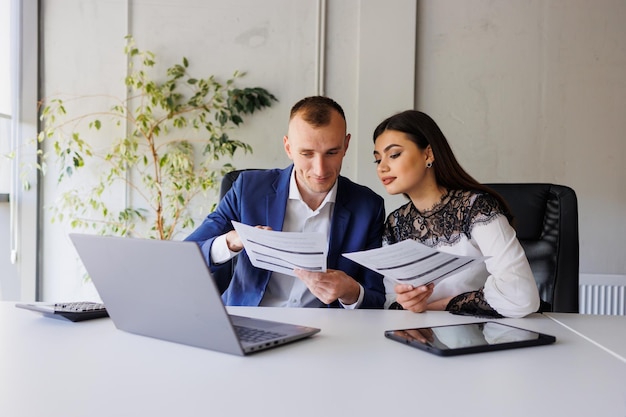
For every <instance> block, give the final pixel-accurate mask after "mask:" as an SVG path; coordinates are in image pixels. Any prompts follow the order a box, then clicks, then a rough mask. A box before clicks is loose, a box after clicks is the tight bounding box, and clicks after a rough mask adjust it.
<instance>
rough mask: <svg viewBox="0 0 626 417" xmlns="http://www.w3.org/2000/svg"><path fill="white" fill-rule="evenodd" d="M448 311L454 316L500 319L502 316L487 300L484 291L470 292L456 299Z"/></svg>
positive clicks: (447, 308) (452, 301)
mask: <svg viewBox="0 0 626 417" xmlns="http://www.w3.org/2000/svg"><path fill="white" fill-rule="evenodd" d="M446 310H447V311H449V312H450V313H452V314H459V315H463V316H476V317H487V318H495V319H500V318H502V317H504V316H502V315H501V314H500V313H498V312H497V311H496V310H494V309H493V307H491V306H490V305H489V303H488V302H487V300H485V294H484V293H483V290H482V289H480V290H478V291H470V292H466V293H463V294H459V295H457V296H456V297H454V298H453V299H452V300H450V302H449V303H448V305H447V306H446Z"/></svg>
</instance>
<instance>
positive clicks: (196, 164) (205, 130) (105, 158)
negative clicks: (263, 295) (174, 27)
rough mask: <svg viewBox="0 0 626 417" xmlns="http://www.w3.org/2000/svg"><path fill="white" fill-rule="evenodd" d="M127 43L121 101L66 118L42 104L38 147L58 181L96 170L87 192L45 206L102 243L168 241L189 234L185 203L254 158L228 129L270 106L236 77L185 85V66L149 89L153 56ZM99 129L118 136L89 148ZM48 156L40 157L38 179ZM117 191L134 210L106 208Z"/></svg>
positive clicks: (72, 189)
mask: <svg viewBox="0 0 626 417" xmlns="http://www.w3.org/2000/svg"><path fill="white" fill-rule="evenodd" d="M126 39H127V43H126V46H125V54H126V55H127V58H128V62H129V63H130V64H129V65H130V71H129V75H128V76H127V77H126V78H125V80H124V82H125V85H126V88H127V91H128V94H127V96H126V97H124V98H122V99H117V103H116V104H114V105H113V106H112V107H111V108H110V109H107V110H106V111H102V112H87V113H86V114H69V113H68V112H67V110H66V99H64V98H61V97H55V98H53V99H51V100H49V101H47V102H46V103H44V104H43V106H44V107H43V110H42V112H41V120H42V130H41V132H40V133H39V136H38V140H39V141H42V142H46V143H48V144H51V145H52V146H51V149H52V150H53V151H54V154H55V155H56V156H57V160H58V163H59V170H58V177H57V180H58V182H59V183H60V184H66V185H67V182H70V181H72V180H73V179H75V178H76V177H78V175H77V174H78V173H79V172H81V171H83V170H86V167H88V166H90V165H91V166H92V168H91V169H92V170H94V169H95V170H97V171H98V174H97V175H96V178H97V180H95V182H94V183H93V184H90V185H88V186H87V187H86V188H85V187H80V186H74V185H72V186H69V187H68V188H66V189H65V190H64V191H62V192H61V193H60V196H59V198H58V200H57V201H56V203H55V204H54V205H53V206H52V207H51V210H52V221H60V222H67V223H69V225H70V226H71V227H72V228H81V229H91V230H94V231H96V232H97V233H101V234H105V233H106V234H115V235H121V236H127V235H133V234H140V235H147V237H151V238H157V239H171V238H172V237H173V236H174V235H175V233H176V232H177V231H180V230H183V229H186V228H190V227H193V226H194V219H193V216H192V213H191V212H190V210H189V208H190V204H191V203H192V201H193V200H194V199H196V197H198V196H200V195H203V194H205V193H206V192H207V191H210V190H215V189H217V188H218V186H219V181H220V179H221V177H222V176H223V174H224V173H226V172H228V171H230V170H233V169H234V167H233V166H232V164H231V163H230V162H228V161H229V160H230V159H231V158H232V157H233V155H234V154H235V152H236V151H237V150H238V149H241V150H242V151H244V152H252V148H251V147H250V145H248V144H246V143H244V142H242V141H240V140H237V139H236V138H233V136H232V131H233V129H235V128H236V127H238V126H240V125H241V124H242V123H243V122H244V117H245V116H247V115H251V114H253V113H254V112H256V111H259V110H262V109H265V108H267V107H270V106H271V105H272V102H273V101H277V99H276V97H274V95H272V94H271V93H270V92H268V91H267V90H265V89H264V88H261V87H246V88H239V87H237V86H236V83H237V81H238V80H239V79H240V78H241V77H243V76H244V75H245V74H244V73H241V72H237V71H236V72H235V73H234V74H233V76H232V77H231V78H230V79H228V80H226V81H225V82H223V83H222V82H219V81H218V80H217V78H216V77H214V76H208V77H206V78H195V77H192V76H191V75H190V74H189V72H188V69H189V62H188V60H187V59H186V58H183V59H182V63H181V64H177V65H174V66H172V67H170V68H168V69H167V71H166V74H165V77H164V79H163V80H162V81H157V80H155V78H154V77H153V75H152V73H151V70H153V67H154V66H155V62H156V61H155V54H154V53H152V52H150V51H142V50H139V49H138V48H137V47H136V46H135V43H134V41H133V39H132V38H131V37H127V38H126ZM87 98H88V97H87V96H84V97H79V98H77V99H72V100H80V99H87ZM105 125H106V126H107V132H110V131H114V130H115V131H116V132H117V133H116V135H115V137H114V138H112V139H111V140H109V141H108V143H107V145H106V146H105V147H104V148H96V147H95V146H94V144H93V143H92V142H91V141H90V139H89V138H88V137H87V134H89V133H90V132H96V131H100V130H101V129H103V127H104V126H105ZM109 129H113V130H109ZM47 156H48V153H47V152H42V163H41V165H40V168H41V169H42V170H43V171H44V172H45V171H46V170H47V168H46V160H47V158H46V157H47ZM94 167H96V168H94ZM87 171H88V170H87ZM118 184H122V185H124V187H125V188H126V187H127V188H128V189H130V190H132V193H133V203H132V204H125V205H124V206H123V207H116V204H117V205H119V198H117V199H113V200H116V202H112V199H111V195H110V193H111V190H112V189H115V188H116V187H117V186H118ZM135 201H136V202H135ZM214 206H215V204H213V207H214ZM139 225H144V230H143V231H141V230H140V228H139V227H138V226H139ZM145 226H147V227H145Z"/></svg>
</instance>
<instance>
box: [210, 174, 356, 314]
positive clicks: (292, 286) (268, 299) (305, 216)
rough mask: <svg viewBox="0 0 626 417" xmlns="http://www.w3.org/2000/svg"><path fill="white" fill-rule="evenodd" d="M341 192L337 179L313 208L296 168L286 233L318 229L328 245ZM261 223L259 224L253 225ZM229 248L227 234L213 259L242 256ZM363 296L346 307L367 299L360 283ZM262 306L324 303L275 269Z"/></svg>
mask: <svg viewBox="0 0 626 417" xmlns="http://www.w3.org/2000/svg"><path fill="white" fill-rule="evenodd" d="M336 195H337V182H335V185H334V186H333V188H331V190H330V191H329V192H328V194H327V195H326V198H324V201H322V204H320V206H319V207H318V208H317V210H311V209H310V208H309V206H308V205H307V204H306V203H305V202H304V201H303V200H302V195H301V194H300V191H299V190H298V186H297V184H296V178H295V171H292V172H291V179H290V181H289V198H288V199H287V207H286V212H285V220H284V222H283V231H284V232H317V233H323V234H324V236H326V242H327V244H328V241H329V236H330V225H331V218H332V213H333V208H334V205H335V198H336ZM251 226H257V225H251ZM238 254H239V252H233V251H231V250H229V249H228V245H227V244H226V235H221V236H219V237H217V238H216V239H215V241H214V242H213V245H212V246H211V259H212V261H213V262H214V263H217V264H219V263H224V262H227V261H228V260H230V259H231V258H233V257H234V256H236V255H238ZM359 286H360V289H359V298H358V301H357V302H356V303H354V304H350V305H345V304H343V303H342V306H343V307H344V308H348V309H353V308H357V307H358V306H359V305H360V304H361V302H362V301H363V295H364V289H363V286H361V285H359ZM260 305H261V306H271V307H321V306H323V305H324V304H323V303H322V302H321V301H320V300H319V299H318V298H317V297H316V296H315V295H313V293H311V291H309V289H308V288H307V287H306V285H305V284H304V282H302V281H301V280H300V279H298V278H297V277H294V276H291V275H287V274H281V273H279V272H272V275H271V277H270V281H269V283H268V285H267V288H266V290H265V294H264V295H263V299H262V300H261V304H260Z"/></svg>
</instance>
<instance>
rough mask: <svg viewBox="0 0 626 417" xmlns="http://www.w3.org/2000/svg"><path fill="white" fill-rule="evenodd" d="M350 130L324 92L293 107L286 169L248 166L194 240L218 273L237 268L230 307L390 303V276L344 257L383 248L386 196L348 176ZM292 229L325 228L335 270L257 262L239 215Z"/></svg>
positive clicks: (244, 219)
mask: <svg viewBox="0 0 626 417" xmlns="http://www.w3.org/2000/svg"><path fill="white" fill-rule="evenodd" d="M349 142H350V135H349V134H347V133H346V120H345V115H344V112H343V109H342V108H341V106H339V104H337V103H336V102H335V101H333V100H331V99H329V98H327V97H321V96H314V97H307V98H304V99H302V100H300V101H299V102H298V103H296V104H295V105H294V106H293V108H292V109H291V115H290V120H289V127H288V133H287V136H285V137H284V138H283V145H284V148H285V152H286V153H287V155H288V156H289V159H291V160H292V162H293V164H292V165H291V166H289V167H288V168H286V169H282V170H281V169H272V170H259V171H247V172H242V173H241V174H240V175H239V177H238V178H237V180H236V181H235V183H234V184H233V187H232V188H231V189H230V191H229V192H228V193H227V194H226V195H225V196H224V198H223V199H222V201H221V202H220V204H219V205H218V207H217V209H216V210H215V211H214V212H213V213H211V214H209V215H208V216H207V218H206V219H205V221H204V222H203V223H202V225H200V226H199V227H198V228H197V229H196V230H195V231H194V232H193V233H192V234H191V235H190V236H189V237H188V238H187V239H186V240H191V241H195V242H197V243H198V244H199V245H200V248H201V249H202V253H203V254H204V256H205V259H206V262H207V263H208V265H209V267H210V268H211V269H212V270H213V271H216V270H218V269H219V268H220V265H224V263H225V262H228V261H229V260H230V259H231V258H233V257H234V256H238V259H237V266H236V268H235V272H234V274H233V277H232V280H231V282H230V285H229V287H228V288H227V289H226V291H225V292H224V294H223V295H222V298H223V300H224V303H225V304H226V305H244V306H282V307H322V306H326V305H330V306H333V307H339V306H342V307H344V308H382V306H383V304H384V299H385V295H384V294H385V291H384V286H383V282H382V277H381V276H380V275H378V274H376V273H374V272H372V271H370V270H367V269H365V268H363V267H360V266H359V265H357V264H356V263H354V262H352V261H350V260H348V259H346V258H345V257H342V256H341V254H342V253H346V252H354V251H361V250H366V249H372V248H375V247H379V246H381V240H382V227H383V222H384V217H385V212H384V211H385V210H384V202H383V199H382V197H380V196H379V195H377V194H375V193H374V192H373V191H371V190H370V189H369V188H367V187H364V186H361V185H358V184H355V183H353V182H351V181H350V180H348V179H347V178H345V177H342V176H340V171H341V164H342V162H343V157H344V156H345V154H346V150H347V149H348V144H349ZM232 220H235V221H238V222H241V223H244V224H248V225H251V226H258V227H265V228H268V229H272V230H281V231H286V232H322V233H323V234H324V235H325V236H326V237H327V242H328V245H329V248H328V259H327V268H328V269H327V272H323V273H322V272H311V271H304V270H298V269H296V270H295V274H296V276H297V278H296V277H293V276H290V275H286V274H281V273H278V272H271V271H267V270H263V269H258V268H255V267H254V266H252V264H251V262H250V259H249V258H248V255H247V254H246V252H245V251H242V250H243V245H242V243H241V240H240V239H239V236H238V234H237V232H236V231H235V230H233V226H232V224H231V221H232Z"/></svg>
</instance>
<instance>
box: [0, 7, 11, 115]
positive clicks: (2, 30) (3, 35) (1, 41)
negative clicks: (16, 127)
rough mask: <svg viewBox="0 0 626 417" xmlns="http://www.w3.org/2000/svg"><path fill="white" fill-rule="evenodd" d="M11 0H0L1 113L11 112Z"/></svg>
mask: <svg viewBox="0 0 626 417" xmlns="http://www.w3.org/2000/svg"><path fill="white" fill-rule="evenodd" d="M10 62H11V0H0V114H4V115H8V114H11V87H10V86H11V65H10Z"/></svg>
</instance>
